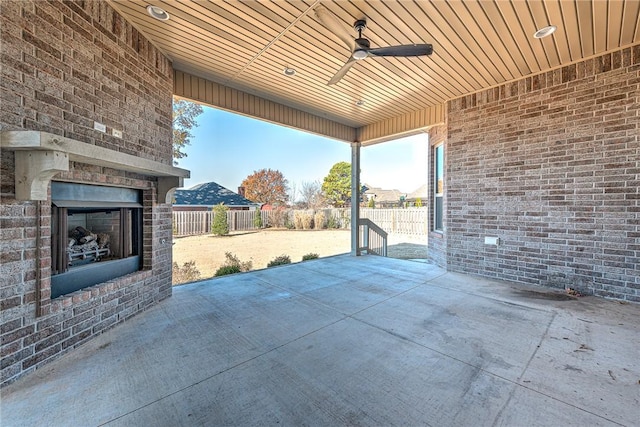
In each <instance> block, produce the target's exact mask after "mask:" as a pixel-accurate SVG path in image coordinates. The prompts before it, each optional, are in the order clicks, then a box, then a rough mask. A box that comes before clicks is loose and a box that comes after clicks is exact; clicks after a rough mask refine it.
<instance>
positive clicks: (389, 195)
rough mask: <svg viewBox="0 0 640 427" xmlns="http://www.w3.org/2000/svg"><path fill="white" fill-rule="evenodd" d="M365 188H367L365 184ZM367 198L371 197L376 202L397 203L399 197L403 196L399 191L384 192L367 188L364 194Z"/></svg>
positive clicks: (376, 188) (380, 189)
mask: <svg viewBox="0 0 640 427" xmlns="http://www.w3.org/2000/svg"><path fill="white" fill-rule="evenodd" d="M365 187H369V186H368V185H366V184H365ZM364 194H366V195H367V196H368V197H369V198H371V197H373V198H374V200H375V201H376V202H379V203H383V202H397V201H399V200H400V196H404V195H405V194H404V193H402V192H401V191H400V190H384V189H382V188H378V187H369V189H368V190H367V191H365V192H364Z"/></svg>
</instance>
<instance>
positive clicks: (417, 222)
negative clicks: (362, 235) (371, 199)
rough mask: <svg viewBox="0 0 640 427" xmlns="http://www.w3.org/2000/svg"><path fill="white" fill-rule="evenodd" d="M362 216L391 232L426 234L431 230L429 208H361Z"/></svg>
mask: <svg viewBox="0 0 640 427" xmlns="http://www.w3.org/2000/svg"><path fill="white" fill-rule="evenodd" d="M360 218H368V219H370V220H371V222H373V223H374V224H376V225H377V226H378V227H380V228H382V229H383V230H384V231H386V232H387V233H389V234H406V235H421V236H426V235H427V233H428V232H429V210H428V209H427V208H407V209H371V208H360Z"/></svg>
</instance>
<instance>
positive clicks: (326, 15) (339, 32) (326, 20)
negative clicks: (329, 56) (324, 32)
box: [314, 5, 355, 51]
mask: <svg viewBox="0 0 640 427" xmlns="http://www.w3.org/2000/svg"><path fill="white" fill-rule="evenodd" d="M314 12H315V13H316V17H317V18H318V20H319V21H320V22H321V23H322V25H324V26H325V27H326V28H327V29H328V30H329V31H331V32H332V33H333V34H335V35H336V36H338V38H340V40H342V41H343V42H345V44H346V45H347V47H348V48H349V50H351V51H353V49H354V47H355V42H354V40H353V36H352V35H351V33H350V32H349V31H348V30H347V29H346V28H345V27H344V25H342V22H340V21H339V20H338V18H337V17H336V16H335V15H334V14H333V13H331V12H329V10H328V9H327V8H326V7H324V6H322V5H320V6H318V7H316V8H315V9H314Z"/></svg>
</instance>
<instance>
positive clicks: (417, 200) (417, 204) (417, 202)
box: [414, 197, 422, 208]
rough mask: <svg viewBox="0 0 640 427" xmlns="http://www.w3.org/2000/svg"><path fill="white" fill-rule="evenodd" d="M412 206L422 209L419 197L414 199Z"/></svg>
mask: <svg viewBox="0 0 640 427" xmlns="http://www.w3.org/2000/svg"><path fill="white" fill-rule="evenodd" d="M414 206H415V207H416V208H421V207H422V199H421V198H420V197H418V198H417V199H416V203H415V204H414Z"/></svg>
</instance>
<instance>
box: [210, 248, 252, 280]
mask: <svg viewBox="0 0 640 427" xmlns="http://www.w3.org/2000/svg"><path fill="white" fill-rule="evenodd" d="M224 255H225V257H226V259H225V261H224V264H222V266H221V267H220V268H218V269H217V270H216V273H215V274H214V276H215V277H219V276H224V275H227V274H234V273H242V272H243V271H249V270H251V267H253V262H251V261H246V262H242V261H240V259H239V258H238V257H237V256H235V255H234V254H232V253H231V252H225V254H224Z"/></svg>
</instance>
